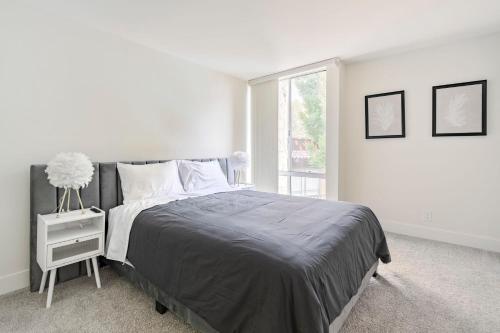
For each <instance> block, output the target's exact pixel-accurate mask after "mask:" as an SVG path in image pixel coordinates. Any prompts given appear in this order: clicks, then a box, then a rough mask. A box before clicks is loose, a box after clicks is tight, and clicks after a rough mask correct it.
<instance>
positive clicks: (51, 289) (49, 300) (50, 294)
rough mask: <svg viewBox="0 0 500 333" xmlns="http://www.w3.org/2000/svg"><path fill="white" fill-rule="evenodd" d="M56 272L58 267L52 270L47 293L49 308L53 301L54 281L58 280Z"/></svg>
mask: <svg viewBox="0 0 500 333" xmlns="http://www.w3.org/2000/svg"><path fill="white" fill-rule="evenodd" d="M56 272H57V268H54V269H51V270H50V279H49V292H48V294H47V309H48V308H50V304H51V303H52V293H53V292H54V283H55V282H56Z"/></svg>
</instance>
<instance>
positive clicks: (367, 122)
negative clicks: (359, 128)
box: [365, 90, 406, 139]
mask: <svg viewBox="0 0 500 333" xmlns="http://www.w3.org/2000/svg"><path fill="white" fill-rule="evenodd" d="M390 95H401V134H395V135H370V120H369V118H370V117H369V112H370V110H369V107H368V101H369V99H370V98H378V97H384V96H390ZM405 136H406V129H405V91H404V90H398V91H391V92H387V93H381V94H374V95H367V96H365V138H366V139H385V138H404V137H405Z"/></svg>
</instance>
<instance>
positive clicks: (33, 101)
mask: <svg viewBox="0 0 500 333" xmlns="http://www.w3.org/2000/svg"><path fill="white" fill-rule="evenodd" d="M245 96H246V83H245V82H243V81H241V80H239V79H235V78H232V77H229V76H226V75H223V74H220V73H217V72H214V71H211V70H208V69H205V68H203V67H200V66H197V65H194V64H191V63H188V62H185V61H182V60H179V59H177V58H174V57H171V56H168V55H166V54H162V53H158V52H156V51H153V50H150V49H147V48H145V47H142V46H140V45H136V44H133V43H130V42H128V41H125V40H123V39H120V38H118V37H115V36H113V35H109V34H106V33H102V32H99V31H95V30H91V29H89V28H87V27H84V26H81V25H79V24H77V23H74V22H70V21H63V20H60V19H57V18H55V17H49V16H44V15H41V14H35V13H30V12H28V11H26V10H21V9H18V8H10V9H9V8H3V9H1V10H0V117H1V118H0V152H1V158H2V162H1V164H0V165H1V166H0V184H1V186H0V294H2V293H5V292H8V291H10V290H14V289H17V288H22V287H25V286H27V285H28V266H29V166H30V164H33V163H45V162H47V161H48V160H49V159H50V158H51V157H52V156H53V155H54V154H56V153H57V152H60V151H81V152H85V153H86V154H88V155H89V156H90V157H91V159H92V160H95V161H116V160H141V159H160V158H161V159H163V158H190V157H192V158H195V157H214V156H228V155H229V154H230V153H231V152H232V151H234V150H236V149H240V150H241V149H245V132H244V130H245V128H244V122H245Z"/></svg>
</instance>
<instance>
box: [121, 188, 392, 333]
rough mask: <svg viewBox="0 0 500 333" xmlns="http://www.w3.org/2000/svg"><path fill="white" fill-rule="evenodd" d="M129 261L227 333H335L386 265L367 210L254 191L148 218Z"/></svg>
mask: <svg viewBox="0 0 500 333" xmlns="http://www.w3.org/2000/svg"><path fill="white" fill-rule="evenodd" d="M128 258H129V260H130V261H131V262H132V264H133V265H134V266H135V268H136V270H137V271H139V272H140V273H141V274H142V275H143V276H145V277H146V278H147V279H149V280H150V281H151V282H152V283H154V284H155V285H156V286H157V287H158V288H160V289H162V290H163V291H164V292H165V293H167V294H168V295H170V296H171V297H173V298H175V299H176V300H177V301H179V302H180V303H182V304H183V305H185V306H186V307H188V308H190V309H191V310H192V311H194V312H195V313H197V314H198V315H200V316H201V317H202V318H204V319H205V320H206V322H208V323H209V324H210V325H211V326H212V327H213V328H214V329H216V330H218V331H220V332H259V333H264V332H307V333H312V332H328V327H329V324H330V323H331V322H333V320H334V319H335V318H336V317H337V316H338V315H339V314H340V312H341V310H342V308H343V307H344V306H345V304H347V303H348V302H349V300H350V298H351V297H352V296H353V295H354V294H355V293H356V292H357V290H358V288H359V286H360V285H361V280H362V278H363V276H364V275H365V274H366V272H367V271H368V270H369V269H370V267H371V266H372V265H373V264H374V263H375V261H376V260H378V259H379V258H380V259H381V260H382V262H384V263H388V262H390V260H391V259H390V254H389V250H388V248H387V244H386V241H385V236H384V232H383V231H382V229H381V227H380V224H379V222H378V220H377V218H376V217H375V215H374V214H373V212H372V211H371V210H370V209H369V208H367V207H364V206H360V205H356V204H351V203H346V202H331V201H325V200H315V199H307V198H297V197H289V196H283V195H277V194H271V193H263V192H254V191H237V192H225V193H218V194H212V195H208V196H202V197H197V198H191V199H186V200H181V201H174V202H170V203H168V204H165V205H159V206H155V207H152V208H150V209H147V210H144V211H143V212H141V213H140V214H139V215H138V216H137V218H136V219H135V221H134V224H133V227H132V230H131V233H130V240H129V248H128Z"/></svg>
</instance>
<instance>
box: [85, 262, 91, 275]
mask: <svg viewBox="0 0 500 333" xmlns="http://www.w3.org/2000/svg"><path fill="white" fill-rule="evenodd" d="M85 264H86V265H87V276H88V277H91V276H92V271H91V270H90V259H86V260H85Z"/></svg>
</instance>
